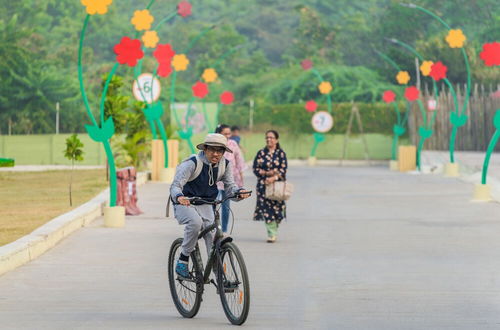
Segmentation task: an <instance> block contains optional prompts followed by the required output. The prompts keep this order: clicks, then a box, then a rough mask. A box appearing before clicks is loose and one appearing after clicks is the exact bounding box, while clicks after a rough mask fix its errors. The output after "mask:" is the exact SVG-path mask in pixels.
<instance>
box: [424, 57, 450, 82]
mask: <svg viewBox="0 0 500 330" xmlns="http://www.w3.org/2000/svg"><path fill="white" fill-rule="evenodd" d="M447 71H448V68H447V67H446V65H444V64H443V62H441V61H439V62H436V63H434V64H433V65H432V66H431V73H429V76H431V77H432V79H434V80H435V81H440V80H441V79H444V78H446V72H447Z"/></svg>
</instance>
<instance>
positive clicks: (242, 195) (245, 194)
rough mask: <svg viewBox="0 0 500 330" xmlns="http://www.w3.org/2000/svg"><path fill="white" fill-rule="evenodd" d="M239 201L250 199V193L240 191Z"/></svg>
mask: <svg viewBox="0 0 500 330" xmlns="http://www.w3.org/2000/svg"><path fill="white" fill-rule="evenodd" d="M238 193H239V196H240V197H239V199H245V198H248V197H250V191H248V190H240V191H239V192H238Z"/></svg>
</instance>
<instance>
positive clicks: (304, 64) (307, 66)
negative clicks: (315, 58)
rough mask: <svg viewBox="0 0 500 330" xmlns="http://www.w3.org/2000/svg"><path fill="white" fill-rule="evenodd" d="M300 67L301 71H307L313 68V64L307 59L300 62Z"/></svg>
mask: <svg viewBox="0 0 500 330" xmlns="http://www.w3.org/2000/svg"><path fill="white" fill-rule="evenodd" d="M300 65H302V69H304V70H309V69H311V68H312V67H313V62H312V61H311V60H309V59H305V60H303V61H302V62H300Z"/></svg>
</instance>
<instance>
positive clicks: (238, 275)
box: [217, 243, 250, 325]
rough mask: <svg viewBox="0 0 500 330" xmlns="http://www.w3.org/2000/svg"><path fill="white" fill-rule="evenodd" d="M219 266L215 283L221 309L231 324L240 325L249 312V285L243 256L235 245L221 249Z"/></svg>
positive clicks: (224, 246) (228, 245)
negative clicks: (220, 265)
mask: <svg viewBox="0 0 500 330" xmlns="http://www.w3.org/2000/svg"><path fill="white" fill-rule="evenodd" d="M221 264H222V267H218V270H217V282H218V287H219V295H220V300H221V302H222V307H223V308H224V313H225V314H226V317H227V318H228V320H229V321H230V322H231V323H232V324H235V325H241V324H243V323H245V321H246V319H247V316H248V312H249V310H250V283H249V279H248V273H247V268H246V266H245V261H244V260H243V255H242V254H241V252H240V250H239V249H238V247H237V246H236V245H235V244H233V243H226V244H224V245H223V246H222V247H221Z"/></svg>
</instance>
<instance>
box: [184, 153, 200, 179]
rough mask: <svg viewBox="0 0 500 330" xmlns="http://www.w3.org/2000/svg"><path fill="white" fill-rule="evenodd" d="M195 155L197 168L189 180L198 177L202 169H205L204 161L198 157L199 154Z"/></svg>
mask: <svg viewBox="0 0 500 330" xmlns="http://www.w3.org/2000/svg"><path fill="white" fill-rule="evenodd" d="M193 156H194V160H193V161H194V162H195V164H196V168H195V169H194V172H193V174H191V176H190V177H189V179H188V181H187V182H191V181H193V180H194V179H196V178H197V177H198V176H199V175H200V173H201V170H202V169H203V162H202V161H201V159H200V158H199V157H198V155H193ZM192 158H193V157H190V158H189V159H192Z"/></svg>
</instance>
